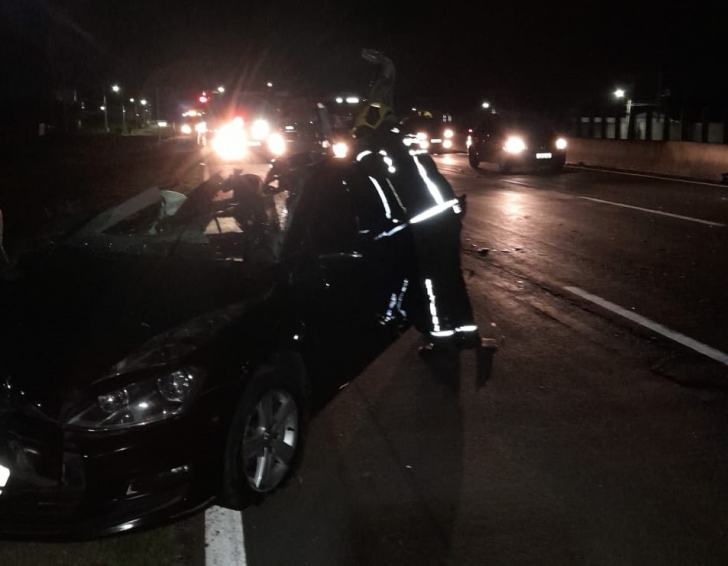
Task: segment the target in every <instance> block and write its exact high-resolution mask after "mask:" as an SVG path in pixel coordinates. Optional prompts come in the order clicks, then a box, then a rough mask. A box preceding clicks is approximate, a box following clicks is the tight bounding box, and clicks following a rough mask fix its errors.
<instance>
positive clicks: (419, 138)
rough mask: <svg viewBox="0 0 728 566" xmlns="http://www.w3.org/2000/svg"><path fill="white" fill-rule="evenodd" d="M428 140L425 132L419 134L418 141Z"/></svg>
mask: <svg viewBox="0 0 728 566" xmlns="http://www.w3.org/2000/svg"><path fill="white" fill-rule="evenodd" d="M427 138H428V136H427V134H426V133H425V132H417V139H418V140H420V141H421V140H426V139H427Z"/></svg>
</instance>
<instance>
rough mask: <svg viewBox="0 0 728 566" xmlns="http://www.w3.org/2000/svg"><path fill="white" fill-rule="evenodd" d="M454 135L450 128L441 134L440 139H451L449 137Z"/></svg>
mask: <svg viewBox="0 0 728 566" xmlns="http://www.w3.org/2000/svg"><path fill="white" fill-rule="evenodd" d="M454 135H455V133H454V132H453V131H452V130H451V129H450V128H448V129H447V130H445V131H444V132H443V133H442V137H444V138H448V139H449V138H451V137H453V136H454Z"/></svg>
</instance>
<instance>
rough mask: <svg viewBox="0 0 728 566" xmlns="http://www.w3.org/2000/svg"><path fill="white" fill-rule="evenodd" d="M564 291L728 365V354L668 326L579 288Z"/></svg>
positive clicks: (569, 288)
mask: <svg viewBox="0 0 728 566" xmlns="http://www.w3.org/2000/svg"><path fill="white" fill-rule="evenodd" d="M564 289H565V290H566V291H568V292H569V293H573V294H574V295H577V296H579V297H581V298H582V299H586V300H587V301H589V302H591V303H594V304H596V305H599V306H600V307H602V308H605V309H607V310H609V311H612V312H613V313H615V314H618V315H619V316H622V317H624V318H626V319H628V320H631V321H632V322H636V323H637V324H639V325H641V326H644V327H645V328H649V329H650V330H652V331H653V332H656V333H657V334H661V335H662V336H664V337H665V338H669V339H670V340H672V341H674V342H677V343H678V344H682V345H683V346H687V347H688V348H690V349H691V350H695V351H696V352H698V353H700V354H703V355H704V356H708V357H709V358H712V359H714V360H715V361H717V362H720V363H722V364H725V365H728V354H724V353H723V352H721V351H720V350H716V349H715V348H712V347H710V346H707V345H705V344H703V343H702V342H698V341H697V340H693V339H692V338H689V337H688V336H685V335H684V334H680V333H679V332H675V331H674V330H670V329H669V328H667V327H666V326H663V325H661V324H658V323H656V322H653V321H651V320H650V319H648V318H645V317H643V316H641V315H639V314H637V313H634V312H632V311H628V310H627V309H624V308H622V307H620V306H619V305H615V304H614V303H610V302H609V301H607V300H606V299H602V298H601V297H598V296H596V295H592V294H591V293H589V292H587V291H584V290H583V289H579V287H564Z"/></svg>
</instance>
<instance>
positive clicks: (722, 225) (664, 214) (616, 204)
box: [579, 196, 725, 227]
mask: <svg viewBox="0 0 728 566" xmlns="http://www.w3.org/2000/svg"><path fill="white" fill-rule="evenodd" d="M579 198H583V199H585V200H591V201H594V202H600V203H602V204H611V205H613V206H621V207H623V208H632V209H634V210H641V211H642V212H649V213H652V214H659V215H660V216H669V217H670V218H679V219H680V220H689V221H690V222H700V223H701V224H707V225H708V226H718V227H725V224H721V223H720V222H711V221H710V220H701V219H700V218H693V217H691V216H682V215H680V214H672V213H671V212H662V211H661V210H654V209H652V208H642V207H641V206H632V205H631V204H622V203H621V202H612V201H610V200H602V199H599V198H592V197H582V196H580V197H579Z"/></svg>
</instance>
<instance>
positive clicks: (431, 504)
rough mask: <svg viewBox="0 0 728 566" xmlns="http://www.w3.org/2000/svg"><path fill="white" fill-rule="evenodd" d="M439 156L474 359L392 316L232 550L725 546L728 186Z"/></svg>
mask: <svg viewBox="0 0 728 566" xmlns="http://www.w3.org/2000/svg"><path fill="white" fill-rule="evenodd" d="M438 161H439V164H440V167H441V169H442V170H443V172H444V173H445V175H446V176H447V177H448V178H449V179H450V181H451V182H452V184H453V185H454V187H455V188H456V190H457V192H458V193H465V194H467V195H468V196H467V202H468V209H467V216H466V220H465V229H464V233H463V250H464V253H463V265H464V269H465V274H466V281H467V284H468V288H469V291H470V295H471V300H472V302H473V305H474V307H475V312H476V318H477V321H478V323H479V325H480V328H481V334H483V335H484V336H486V337H489V338H492V339H495V340H496V342H497V344H498V351H497V353H496V354H495V355H494V356H493V357H492V358H491V359H490V360H489V361H490V368H489V372H488V373H487V379H486V380H484V381H480V382H478V380H477V379H476V364H475V356H474V354H473V352H471V351H466V352H463V353H462V354H461V356H460V358H459V359H451V360H444V361H441V362H436V363H429V364H426V363H425V362H424V361H423V360H421V359H420V358H419V356H418V354H417V346H418V345H419V337H418V336H417V334H416V332H414V331H411V332H410V333H408V334H406V335H405V336H404V337H403V338H402V339H401V340H399V341H398V342H397V343H396V344H394V345H393V346H392V347H391V348H390V349H389V350H388V351H386V352H385V353H384V354H383V355H381V356H380V357H379V358H377V359H376V360H375V361H374V362H373V363H372V364H371V366H370V367H369V368H367V370H366V371H365V372H364V373H363V374H362V375H360V376H359V377H357V378H356V379H355V380H354V381H353V382H351V383H350V384H349V385H348V386H347V387H346V388H345V389H343V390H342V391H341V392H340V393H339V395H338V396H337V397H336V398H335V399H334V400H333V401H332V402H331V403H330V404H329V405H328V406H327V407H326V408H325V409H324V411H323V412H322V413H320V414H319V415H318V416H317V417H316V418H315V419H314V420H313V422H312V423H311V428H310V432H309V436H308V441H307V446H306V454H305V458H304V461H303V465H302V468H301V470H300V472H299V474H298V475H297V476H296V477H295V478H293V480H292V481H291V483H290V484H289V485H288V486H287V487H286V488H285V489H283V490H282V491H280V492H278V493H276V494H275V495H274V496H272V497H271V498H270V499H269V500H267V501H266V502H265V503H264V504H263V505H261V506H259V507H254V508H250V509H247V510H245V511H244V513H243V525H244V541H245V554H246V560H247V564H249V565H252V566H257V565H279V564H280V565H283V564H295V565H301V566H302V565H312V566H314V565H315V566H328V565H332V566H334V565H336V566H339V565H362V566H365V565H366V566H370V565H377V566H381V565H386V564H392V565H395V564H396V565H398V566H403V565H417V566H425V565H430V564H431V565H440V564H453V565H461V564H462V565H488V566H493V565H508V566H516V565H544V564H558V565H561V566H564V565H572V564H573V565H591V564H594V565H602V564H603V565H609V566H613V565H615V564H619V565H640V566H643V565H645V564H660V565H663V566H667V565H675V566H678V565H679V566H684V565H687V564H700V565H701V566H709V565H716V566H717V565H725V564H727V563H728V419H727V415H728V402H727V401H728V397H727V395H726V391H728V387H727V386H728V365H726V364H728V361H726V360H727V359H728V358H726V354H725V352H728V324H726V322H725V321H726V318H727V315H728V306H727V305H728V298H726V293H725V289H726V281H727V280H728V279H727V278H726V275H728V253H726V252H727V251H728V246H727V245H726V242H727V241H728V238H727V237H726V236H727V235H728V227H726V225H727V224H728V189H727V188H723V187H715V186H707V185H699V184H690V183H685V182H675V181H667V180H659V179H654V178H649V177H641V176H627V175H621V174H615V173H606V172H596V171H587V170H578V169H573V168H570V169H568V170H567V171H566V172H565V173H564V174H562V175H557V176H554V175H533V174H516V175H510V176H501V175H499V174H497V173H496V172H495V171H493V170H489V169H487V168H485V167H483V168H481V169H480V170H478V171H477V172H476V171H473V170H471V169H470V168H469V167H468V166H467V162H466V160H465V158H464V156H459V155H458V156H445V157H442V158H439V159H438ZM625 205H626V206H625ZM650 325H652V326H650ZM721 355H722V356H723V357H721ZM711 356H712V357H711ZM724 358H725V359H724Z"/></svg>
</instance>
